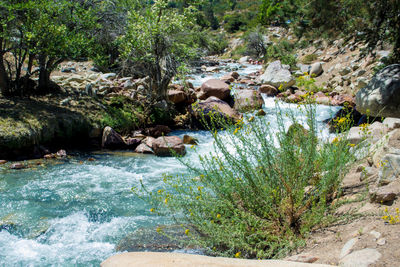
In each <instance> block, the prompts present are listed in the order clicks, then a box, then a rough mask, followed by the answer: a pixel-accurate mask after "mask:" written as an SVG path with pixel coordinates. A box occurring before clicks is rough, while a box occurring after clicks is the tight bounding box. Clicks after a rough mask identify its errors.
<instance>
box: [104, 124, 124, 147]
mask: <svg viewBox="0 0 400 267" xmlns="http://www.w3.org/2000/svg"><path fill="white" fill-rule="evenodd" d="M101 147H102V148H109V149H121V148H124V147H126V144H125V141H124V139H122V136H121V135H119V134H118V133H117V132H116V131H114V130H113V129H112V128H111V127H109V126H107V127H105V128H104V130H103V137H102V140H101Z"/></svg>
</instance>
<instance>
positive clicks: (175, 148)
mask: <svg viewBox="0 0 400 267" xmlns="http://www.w3.org/2000/svg"><path fill="white" fill-rule="evenodd" d="M152 147H153V151H154V154H156V155H157V156H162V157H165V156H173V155H174V153H176V154H178V155H185V154H186V148H185V145H184V144H183V140H182V139H181V138H179V137H178V136H162V137H159V138H157V139H156V140H154V141H153V146H152Z"/></svg>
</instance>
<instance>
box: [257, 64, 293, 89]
mask: <svg viewBox="0 0 400 267" xmlns="http://www.w3.org/2000/svg"><path fill="white" fill-rule="evenodd" d="M289 68H290V67H289V66H287V65H282V64H281V62H280V61H279V60H277V61H274V62H271V63H270V64H269V65H268V67H267V69H266V70H265V72H264V74H262V75H261V76H260V77H259V80H260V82H261V83H264V84H269V85H272V86H274V87H276V88H280V89H281V90H284V89H286V88H288V87H290V86H293V85H294V84H295V80H294V78H293V76H292V74H291V73H290V70H289Z"/></svg>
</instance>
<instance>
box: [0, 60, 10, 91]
mask: <svg viewBox="0 0 400 267" xmlns="http://www.w3.org/2000/svg"><path fill="white" fill-rule="evenodd" d="M0 60H1V62H0V90H1V93H2V94H3V96H5V95H9V94H10V81H9V79H8V75H7V72H6V68H5V67H4V62H3V55H0Z"/></svg>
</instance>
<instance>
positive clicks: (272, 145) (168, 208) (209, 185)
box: [136, 106, 352, 258]
mask: <svg viewBox="0 0 400 267" xmlns="http://www.w3.org/2000/svg"><path fill="white" fill-rule="evenodd" d="M304 107H305V110H304V109H303V110H302V112H306V113H307V126H308V128H309V129H308V130H305V129H304V128H303V127H302V126H300V125H299V124H298V122H297V121H296V119H295V114H286V115H288V116H289V118H290V119H291V120H292V123H293V125H294V126H293V127H291V128H290V129H289V130H288V131H287V129H286V128H285V123H284V115H283V110H280V111H278V112H277V127H278V132H277V133H276V132H275V131H274V130H273V129H272V126H271V125H270V123H267V124H266V123H265V121H264V120H263V119H261V118H254V117H251V118H249V119H248V120H247V122H244V121H242V120H241V121H239V122H238V123H236V125H234V126H230V125H225V126H226V129H227V131H226V132H225V133H220V134H218V133H217V131H216V130H215V129H211V131H212V133H213V137H214V141H215V151H214V153H212V154H210V155H206V156H199V160H200V163H201V167H200V168H196V167H194V166H193V164H192V163H191V162H185V161H183V163H184V164H185V165H186V166H187V167H188V169H189V171H190V173H189V175H183V176H181V175H177V176H170V175H166V176H165V177H164V183H165V184H164V186H163V188H161V189H160V190H158V191H157V192H149V191H148V190H147V189H146V188H145V187H143V185H142V189H141V190H140V191H136V192H137V194H139V195H140V196H142V197H143V198H144V199H146V200H147V201H148V202H150V203H151V204H152V207H153V208H152V209H151V211H152V212H156V213H160V214H162V213H164V212H167V213H168V214H172V215H174V216H175V217H176V220H177V221H178V222H180V223H183V225H184V226H186V227H187V229H189V228H190V229H191V230H186V231H185V233H186V234H187V235H188V236H189V237H191V238H192V242H193V244H197V245H200V246H201V247H203V248H205V250H206V252H207V253H209V254H214V255H226V256H230V257H233V256H236V257H246V258H278V257H283V256H284V255H285V254H286V253H287V252H288V251H290V250H292V249H294V248H295V247H296V246H298V245H299V244H301V243H302V239H303V238H304V237H305V236H306V235H307V233H308V232H309V231H310V230H311V229H313V228H314V227H316V226H318V225H319V224H321V223H322V222H324V220H325V219H327V218H328V217H329V214H331V212H332V210H331V207H332V206H331V205H330V202H331V201H332V199H333V198H334V196H335V194H336V193H337V192H338V191H339V186H340V182H341V180H342V178H343V176H344V175H345V174H346V171H347V169H348V167H349V162H351V161H352V156H351V154H350V152H349V150H350V146H349V145H348V143H347V142H346V141H345V139H340V140H339V139H338V138H336V139H335V140H334V142H333V143H328V142H324V141H322V140H318V138H317V127H316V119H315V108H314V107H312V106H308V108H306V107H307V106H304ZM296 115H297V114H296ZM296 125H297V126H296ZM142 193H143V195H142Z"/></svg>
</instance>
